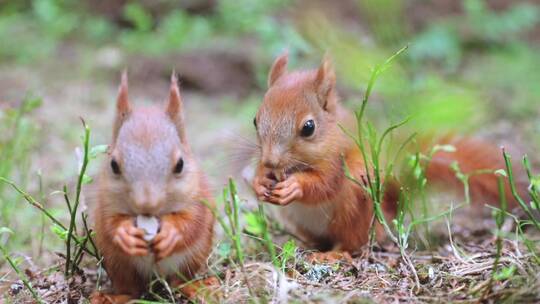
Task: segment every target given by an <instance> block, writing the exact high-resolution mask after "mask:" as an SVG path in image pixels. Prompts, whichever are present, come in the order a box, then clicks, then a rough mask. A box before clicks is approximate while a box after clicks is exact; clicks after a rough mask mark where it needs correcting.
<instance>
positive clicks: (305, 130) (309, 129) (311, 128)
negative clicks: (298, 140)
mask: <svg viewBox="0 0 540 304" xmlns="http://www.w3.org/2000/svg"><path fill="white" fill-rule="evenodd" d="M313 132H315V122H314V121H313V119H310V120H308V121H306V122H305V123H304V126H303V127H302V131H300V135H301V136H302V137H309V136H311V135H313Z"/></svg>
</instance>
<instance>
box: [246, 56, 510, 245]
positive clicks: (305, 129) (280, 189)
mask: <svg viewBox="0 0 540 304" xmlns="http://www.w3.org/2000/svg"><path fill="white" fill-rule="evenodd" d="M287 60H288V59H287V55H286V54H285V55H282V56H280V57H279V58H277V59H276V60H275V62H274V63H273V65H272V67H271V70H270V72H269V75H268V91H267V92H266V94H265V96H264V99H263V102H262V104H261V105H260V107H259V109H258V112H257V114H256V117H255V119H254V124H255V128H256V132H257V138H258V144H259V145H258V146H259V151H258V152H259V153H260V158H259V160H258V164H257V167H256V169H255V174H254V177H253V179H252V183H251V186H252V188H253V190H254V192H255V194H256V196H257V198H258V199H259V200H261V201H265V202H268V203H272V204H275V205H279V206H280V207H278V216H279V218H280V219H281V220H282V221H284V224H285V226H286V227H287V228H288V229H291V230H292V232H293V233H294V234H296V235H297V236H299V237H300V238H301V239H303V240H304V241H306V243H307V244H308V246H309V247H313V248H317V249H321V250H333V251H341V252H346V253H354V252H358V251H359V250H360V249H361V247H362V246H363V245H364V244H366V243H367V241H368V233H369V228H370V223H371V219H372V216H373V206H372V205H373V204H372V202H371V199H370V197H369V194H368V193H367V192H366V191H365V190H364V189H363V188H362V187H360V186H358V185H357V184H355V183H354V182H352V181H350V180H348V179H347V177H346V176H345V172H344V167H343V161H344V162H345V163H346V165H347V167H348V168H349V170H350V172H351V174H352V175H353V176H354V177H355V178H356V179H357V180H359V181H361V180H362V176H363V175H365V165H364V161H363V158H362V156H361V154H360V151H359V149H358V148H357V146H356V145H355V144H354V142H353V141H352V140H351V139H350V138H349V137H348V136H347V135H346V134H345V133H344V132H343V131H342V130H341V129H340V128H339V126H338V123H339V124H342V125H344V126H345V127H347V128H348V129H349V130H355V129H356V121H355V120H354V117H353V115H352V113H350V112H349V111H347V110H346V109H345V108H344V107H343V106H342V105H341V103H340V102H339V100H338V95H337V92H336V76H335V73H334V70H333V67H332V65H331V62H330V60H329V59H328V57H325V59H324V60H323V62H322V64H321V65H320V67H319V68H318V69H316V70H307V71H291V72H289V71H287ZM443 143H447V144H452V145H454V146H455V147H456V152H455V153H447V152H443V151H440V152H437V153H435V155H434V156H433V159H432V161H431V163H430V165H429V167H428V168H427V178H428V180H430V181H443V182H450V183H452V184H454V186H455V188H456V189H460V188H462V185H461V184H460V182H459V181H458V180H457V179H456V177H455V172H454V171H453V170H452V169H451V168H450V165H451V163H452V162H454V161H457V162H458V163H459V165H460V168H461V170H462V171H463V172H464V173H468V172H472V171H475V170H478V169H493V170H496V169H499V168H504V162H503V160H502V157H500V151H498V149H497V148H495V147H493V146H492V145H490V144H488V143H484V142H482V141H477V140H471V139H459V138H446V139H444V140H443V141H442V142H441V144H443ZM469 183H470V187H471V196H472V197H473V198H480V197H482V196H488V198H489V199H493V198H496V197H497V196H498V192H497V182H496V177H495V176H494V175H493V174H483V175H475V176H472V177H471V178H470V181H469ZM506 190H507V191H506V194H507V195H508V198H509V199H510V200H511V201H512V199H511V197H510V190H509V188H508V185H506ZM398 197H399V185H397V184H396V183H387V187H386V192H385V194H384V202H383V207H385V210H387V211H389V214H390V215H392V214H391V213H392V211H393V212H395V209H396V203H397V200H398ZM495 202H497V201H495ZM379 228H380V227H379Z"/></svg>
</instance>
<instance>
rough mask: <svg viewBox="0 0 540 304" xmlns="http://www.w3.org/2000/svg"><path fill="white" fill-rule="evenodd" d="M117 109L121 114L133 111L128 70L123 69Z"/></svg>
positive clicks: (124, 114)
mask: <svg viewBox="0 0 540 304" xmlns="http://www.w3.org/2000/svg"><path fill="white" fill-rule="evenodd" d="M116 111H117V114H118V115H119V116H122V117H124V116H126V115H127V114H128V113H129V112H130V111H131V105H130V104H129V98H128V75H127V70H124V71H122V79H121V80H120V87H119V88H118V97H117V98H116Z"/></svg>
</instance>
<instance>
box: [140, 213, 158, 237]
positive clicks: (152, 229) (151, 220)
mask: <svg viewBox="0 0 540 304" xmlns="http://www.w3.org/2000/svg"><path fill="white" fill-rule="evenodd" d="M135 225H137V227H138V228H141V229H142V230H144V237H143V238H144V240H145V241H147V242H150V241H152V240H153V239H154V237H156V234H157V233H158V230H159V220H158V218H157V217H155V216H144V215H138V216H137V219H136V220H135Z"/></svg>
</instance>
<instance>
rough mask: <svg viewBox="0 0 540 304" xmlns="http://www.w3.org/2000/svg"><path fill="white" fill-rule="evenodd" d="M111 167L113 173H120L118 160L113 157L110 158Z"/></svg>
mask: <svg viewBox="0 0 540 304" xmlns="http://www.w3.org/2000/svg"><path fill="white" fill-rule="evenodd" d="M111 169H112V172H113V173H114V174H116V175H120V166H119V165H118V162H117V161H116V160H115V159H112V160H111Z"/></svg>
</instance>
